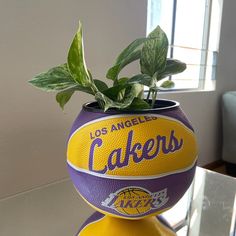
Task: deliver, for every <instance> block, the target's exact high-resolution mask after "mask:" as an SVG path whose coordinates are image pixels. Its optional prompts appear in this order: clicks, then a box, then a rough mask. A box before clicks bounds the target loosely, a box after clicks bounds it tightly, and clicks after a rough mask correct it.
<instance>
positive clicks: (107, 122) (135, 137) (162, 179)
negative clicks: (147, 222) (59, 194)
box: [67, 107, 197, 219]
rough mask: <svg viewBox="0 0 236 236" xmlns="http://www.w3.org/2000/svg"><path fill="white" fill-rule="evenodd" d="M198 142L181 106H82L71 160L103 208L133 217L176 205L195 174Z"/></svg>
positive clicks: (83, 189) (77, 178) (90, 197)
mask: <svg viewBox="0 0 236 236" xmlns="http://www.w3.org/2000/svg"><path fill="white" fill-rule="evenodd" d="M196 159H197V145H196V139H195V134H194V131H193V128H192V127H191V125H190V124H189V122H188V120H187V118H186V117H185V115H184V114H183V113H182V112H181V110H180V108H179V107H176V108H175V109H173V110H172V111H168V112H166V111H165V110H164V111H158V112H156V111H154V112H153V113H149V114H113V113H112V114H110V113H109V112H108V113H99V112H94V113H93V112H90V111H89V109H84V110H82V111H81V113H80V115H79V116H78V118H77V119H76V121H75V122H74V125H73V127H72V130H71V133H70V135H69V139H68V144H67V163H68V169H69V173H70V175H71V178H72V181H73V183H74V185H75V187H76V189H77V191H78V192H79V194H80V195H81V197H82V198H83V199H84V200H85V201H86V202H87V203H88V204H89V205H91V206H92V207H93V208H94V209H96V210H97V211H100V212H101V213H103V214H108V215H110V216H116V217H121V218H127V219H138V218H143V217H146V216H149V215H155V214H158V213H160V212H163V211H165V210H167V209H169V208H171V207H172V206H173V205H174V204H175V203H176V202H177V201H178V200H179V199H180V198H181V197H182V196H183V194H184V192H185V191H186V190H187V189H188V187H189V185H190V184H191V181H192V179H193V175H194V171H195V167H196Z"/></svg>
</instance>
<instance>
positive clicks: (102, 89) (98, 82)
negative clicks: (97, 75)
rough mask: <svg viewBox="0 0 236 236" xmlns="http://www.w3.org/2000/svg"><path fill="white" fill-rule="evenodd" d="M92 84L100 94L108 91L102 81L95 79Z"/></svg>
mask: <svg viewBox="0 0 236 236" xmlns="http://www.w3.org/2000/svg"><path fill="white" fill-rule="evenodd" d="M94 84H95V85H96V87H97V89H98V90H99V91H100V92H103V91H104V90H106V89H108V86H107V84H106V83H105V82H103V81H102V80H99V79H95V80H94Z"/></svg>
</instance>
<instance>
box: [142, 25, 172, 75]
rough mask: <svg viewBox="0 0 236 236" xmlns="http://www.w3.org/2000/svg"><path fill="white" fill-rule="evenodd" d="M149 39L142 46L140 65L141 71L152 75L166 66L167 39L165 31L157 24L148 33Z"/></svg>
mask: <svg viewBox="0 0 236 236" xmlns="http://www.w3.org/2000/svg"><path fill="white" fill-rule="evenodd" d="M148 38H149V39H150V40H148V41H146V42H145V43H144V45H143V47H142V52H141V58H140V66H141V72H142V73H143V74H147V75H150V76H153V75H154V74H155V73H156V72H161V71H162V70H164V68H165V66H166V56H167V51H168V39H167V36H166V34H165V32H164V31H163V30H162V29H161V28H160V26H158V27H157V28H155V29H154V30H153V31H152V32H151V33H150V34H149V35H148Z"/></svg>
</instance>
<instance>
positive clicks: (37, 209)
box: [0, 167, 236, 236]
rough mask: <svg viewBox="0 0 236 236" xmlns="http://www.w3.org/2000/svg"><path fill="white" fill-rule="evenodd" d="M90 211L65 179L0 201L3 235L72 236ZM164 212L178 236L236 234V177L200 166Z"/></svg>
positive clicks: (1, 232)
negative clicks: (192, 180) (187, 188)
mask: <svg viewBox="0 0 236 236" xmlns="http://www.w3.org/2000/svg"><path fill="white" fill-rule="evenodd" d="M91 188H92V186H91ZM92 213H93V209H92V208H90V207H89V206H87V205H86V203H85V202H84V201H83V200H82V199H81V198H80V197H79V195H78V193H77V192H76V190H75V189H74V187H73V184H72V182H71V181H70V180H69V179H66V180H63V181H59V182H56V183H53V184H49V185H45V186H42V187H39V188H35V189H33V190H31V191H27V192H23V193H20V194H17V195H14V196H11V197H8V198H5V199H2V200H0V235H1V236H74V235H75V234H76V232H77V231H78V229H79V227H80V226H81V225H82V223H83V222H84V221H85V220H86V219H87V218H88V216H90V215H91V214H92ZM163 216H164V217H165V218H166V219H167V220H168V221H169V223H170V224H171V225H172V227H173V228H175V230H176V232H177V235H178V236H236V179H235V178H231V177H228V176H225V175H221V174H218V173H215V172H212V171H208V170H205V169H202V168H199V167H198V168H197V171H196V174H195V180H194V182H193V184H192V185H191V187H190V188H189V190H188V191H187V192H186V194H185V195H184V197H183V198H182V199H181V200H180V201H179V202H178V203H177V204H176V205H175V207H173V208H172V209H170V210H169V211H167V212H165V213H164V214H163Z"/></svg>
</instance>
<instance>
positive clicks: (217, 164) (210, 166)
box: [202, 160, 224, 170]
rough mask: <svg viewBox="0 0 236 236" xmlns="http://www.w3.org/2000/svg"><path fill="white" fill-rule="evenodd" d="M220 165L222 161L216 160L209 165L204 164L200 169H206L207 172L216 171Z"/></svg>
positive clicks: (222, 163)
mask: <svg viewBox="0 0 236 236" xmlns="http://www.w3.org/2000/svg"><path fill="white" fill-rule="evenodd" d="M222 165H224V161H222V160H217V161H213V162H211V163H209V164H206V165H204V166H202V167H203V168H205V169H208V170H214V169H216V168H218V167H220V166H222Z"/></svg>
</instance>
